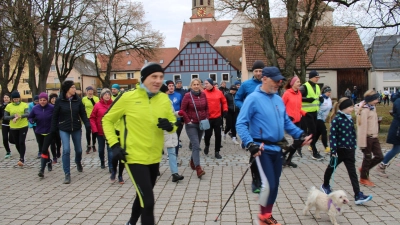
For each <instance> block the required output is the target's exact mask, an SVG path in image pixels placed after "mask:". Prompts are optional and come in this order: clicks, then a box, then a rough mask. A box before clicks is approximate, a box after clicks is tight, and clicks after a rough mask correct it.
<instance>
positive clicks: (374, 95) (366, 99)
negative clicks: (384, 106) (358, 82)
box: [364, 93, 379, 103]
mask: <svg viewBox="0 0 400 225" xmlns="http://www.w3.org/2000/svg"><path fill="white" fill-rule="evenodd" d="M378 98H379V94H378V93H376V94H373V95H368V96H365V97H364V100H365V102H367V103H368V102H372V101H374V100H376V99H378Z"/></svg>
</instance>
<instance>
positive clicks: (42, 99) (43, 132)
mask: <svg viewBox="0 0 400 225" xmlns="http://www.w3.org/2000/svg"><path fill="white" fill-rule="evenodd" d="M53 112H54V106H53V105H52V104H49V101H48V95H47V94H46V93H45V92H42V93H40V94H39V103H38V104H37V105H35V107H33V109H32V111H31V112H30V113H29V116H28V120H29V122H30V123H36V129H35V136H36V139H37V141H38V143H39V149H41V158H40V169H39V174H38V176H39V177H44V170H45V168H46V165H47V167H48V171H52V170H53V167H52V160H51V158H50V153H49V150H48V148H47V146H46V145H45V143H44V142H45V139H46V138H49V134H50V129H51V119H52V116H53ZM47 142H48V143H50V142H51V139H50V140H47ZM44 146H45V147H44ZM52 155H53V158H55V157H56V152H55V151H53V152H52Z"/></svg>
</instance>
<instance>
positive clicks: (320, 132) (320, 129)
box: [310, 120, 328, 152]
mask: <svg viewBox="0 0 400 225" xmlns="http://www.w3.org/2000/svg"><path fill="white" fill-rule="evenodd" d="M319 136H322V137H321V139H322V144H323V145H324V148H326V147H328V132H327V131H326V126H325V122H324V121H322V120H317V131H316V132H315V134H314V136H313V139H312V142H311V145H310V146H311V148H312V150H313V152H317V147H316V146H315V144H316V143H317V141H318V139H319Z"/></svg>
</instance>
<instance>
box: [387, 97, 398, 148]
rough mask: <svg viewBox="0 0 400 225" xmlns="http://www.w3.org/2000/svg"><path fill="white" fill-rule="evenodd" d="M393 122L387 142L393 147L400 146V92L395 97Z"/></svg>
mask: <svg viewBox="0 0 400 225" xmlns="http://www.w3.org/2000/svg"><path fill="white" fill-rule="evenodd" d="M392 101H393V120H392V123H391V124H390V128H389V133H388V136H387V140H386V142H387V143H389V144H393V145H400V92H397V94H396V95H394V98H393V99H392Z"/></svg>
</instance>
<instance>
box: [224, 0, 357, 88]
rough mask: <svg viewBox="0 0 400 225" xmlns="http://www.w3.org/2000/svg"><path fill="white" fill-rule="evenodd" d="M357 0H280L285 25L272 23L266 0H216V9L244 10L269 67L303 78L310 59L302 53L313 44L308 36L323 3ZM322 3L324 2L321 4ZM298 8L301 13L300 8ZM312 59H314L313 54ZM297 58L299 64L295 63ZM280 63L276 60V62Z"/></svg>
mask: <svg viewBox="0 0 400 225" xmlns="http://www.w3.org/2000/svg"><path fill="white" fill-rule="evenodd" d="M358 1H359V0H352V1H350V0H349V1H347V0H343V1H341V0H326V1H323V0H290V1H286V0H284V1H282V2H283V4H284V6H285V10H286V24H284V25H282V24H274V23H273V21H272V20H273V18H272V16H271V11H272V9H271V8H270V4H271V1H270V0H220V2H219V5H218V7H217V8H219V9H220V10H224V11H240V12H244V13H245V14H246V15H247V16H248V17H249V18H250V19H251V20H252V22H253V24H254V25H255V27H256V30H257V31H258V36H259V37H260V38H261V43H260V47H261V48H262V49H263V51H264V53H265V55H266V56H267V59H268V65H269V66H277V67H278V68H280V69H281V71H282V73H283V75H284V76H286V77H290V76H293V74H295V73H297V74H298V75H299V76H300V77H301V79H302V80H303V81H304V79H305V75H306V74H305V71H306V67H307V65H309V64H310V62H306V56H307V54H308V51H309V49H310V47H311V46H312V45H315V46H321V43H319V44H315V43H314V44H313V43H311V42H310V39H311V36H312V34H313V32H314V30H315V27H316V26H317V23H318V22H319V21H320V20H321V17H322V15H323V14H324V13H325V12H326V11H327V9H328V8H329V6H328V5H327V4H326V3H329V2H330V3H337V4H343V5H346V6H350V5H353V4H355V3H357V2H358ZM325 2H326V3H325ZM299 9H301V12H300V10H299ZM282 35H283V40H284V44H283V45H282V44H280V45H281V46H284V48H283V49H282V48H279V43H278V42H279V41H278V40H279V37H280V36H282ZM313 58H314V60H315V59H317V58H318V54H317V55H315V56H314V57H313ZM298 60H300V61H301V63H300V67H301V68H296V62H297V61H298ZM281 61H282V62H283V63H279V62H281Z"/></svg>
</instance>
